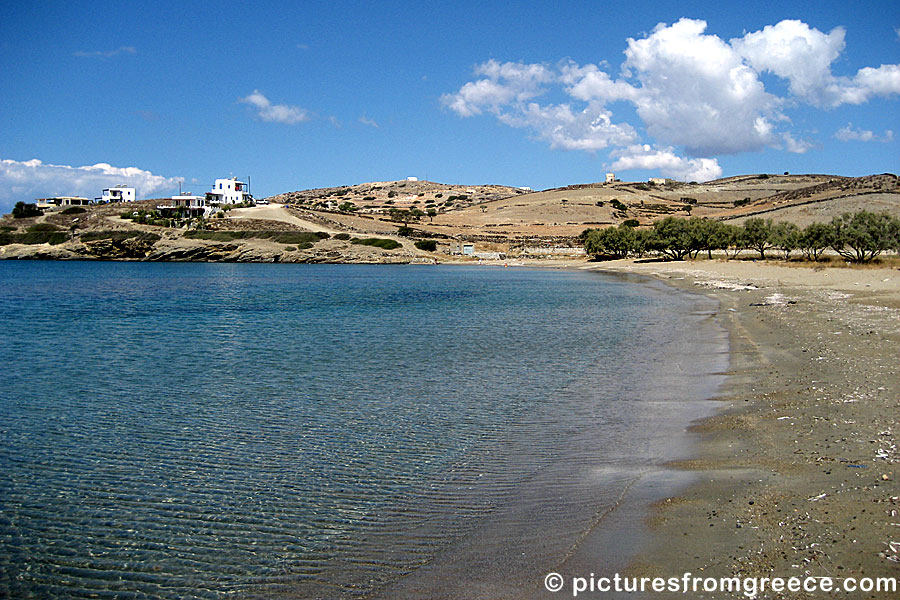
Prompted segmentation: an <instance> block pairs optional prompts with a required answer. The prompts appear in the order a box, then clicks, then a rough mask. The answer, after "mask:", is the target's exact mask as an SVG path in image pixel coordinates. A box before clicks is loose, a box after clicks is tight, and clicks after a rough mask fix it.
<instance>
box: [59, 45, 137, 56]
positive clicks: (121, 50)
mask: <svg viewBox="0 0 900 600" xmlns="http://www.w3.org/2000/svg"><path fill="white" fill-rule="evenodd" d="M120 54H137V49H136V48H135V47H134V46H119V47H118V48H116V49H115V50H107V51H105V52H104V51H101V50H94V51H92V52H87V51H84V50H79V51H78V52H74V53H73V56H78V57H80V58H112V57H114V56H118V55H120Z"/></svg>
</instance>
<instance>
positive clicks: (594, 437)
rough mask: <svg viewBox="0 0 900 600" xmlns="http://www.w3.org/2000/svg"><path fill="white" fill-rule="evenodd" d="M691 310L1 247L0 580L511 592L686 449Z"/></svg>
mask: <svg viewBox="0 0 900 600" xmlns="http://www.w3.org/2000/svg"><path fill="white" fill-rule="evenodd" d="M713 310H714V305H712V303H711V302H710V301H707V300H705V299H704V298H701V297H695V296H690V295H687V294H683V293H679V292H674V291H672V290H671V289H669V288H665V287H663V286H661V285H659V284H647V283H643V284H638V283H634V282H629V281H624V280H621V279H614V278H611V277H607V276H602V275H598V274H591V273H578V272H562V271H541V270H528V269H492V268H475V267H473V268H468V267H403V266H351V265H252V264H240V265H238V264H174V263H169V264H149V263H90V262H84V263H58V262H28V263H19V262H10V261H4V262H0V359H2V364H3V365H4V367H3V371H4V375H3V386H2V389H0V596H2V595H7V596H14V597H27V596H35V597H89V596H92V595H93V594H98V595H99V596H100V597H103V596H110V597H112V596H114V597H134V598H203V597H220V596H222V595H238V596H241V597H247V596H258V597H270V596H273V595H279V594H284V595H286V596H300V597H327V598H335V597H360V596H366V595H371V594H372V593H376V592H378V591H379V590H381V591H382V593H386V594H388V595H413V596H414V595H416V594H419V593H421V591H422V590H425V589H429V587H430V586H437V585H439V586H440V589H442V590H444V591H445V592H446V593H450V592H449V591H448V590H451V589H452V587H451V586H449V582H451V581H455V582H457V583H460V585H462V584H463V583H464V584H465V587H466V589H470V590H471V589H482V590H484V591H485V593H488V591H490V590H491V589H492V588H491V586H492V585H494V583H492V582H496V581H503V582H504V583H503V585H504V586H506V587H502V588H499V589H501V590H507V591H509V590H511V589H531V588H533V587H534V586H535V585H537V584H539V583H540V580H541V579H542V578H543V574H544V572H546V571H547V570H549V567H550V566H552V565H559V564H561V561H562V562H564V561H565V560H566V559H567V557H571V556H574V555H575V554H577V549H578V548H579V547H580V546H581V545H583V544H585V543H586V539H587V538H588V536H589V535H590V534H591V533H592V532H593V531H594V530H595V529H596V526H597V525H598V524H599V523H601V522H602V521H603V519H604V518H605V516H606V515H607V514H608V513H609V512H610V511H611V509H613V508H615V507H616V506H617V503H618V502H619V501H620V499H621V498H622V497H623V494H627V492H628V490H630V489H631V488H633V487H634V486H635V485H636V484H638V482H639V481H641V479H642V478H644V479H645V480H646V478H648V477H655V475H658V474H660V469H659V465H660V464H661V463H662V462H664V461H665V460H668V459H669V458H671V457H672V456H674V455H677V454H679V453H681V452H684V451H685V450H686V447H687V446H686V445H685V444H686V441H685V437H684V436H683V435H682V432H683V430H684V427H685V426H686V424H687V422H688V421H689V420H690V419H693V418H696V417H698V416H701V415H703V414H706V413H707V412H708V411H709V406H708V403H705V402H703V400H705V399H706V398H708V397H709V396H710V395H711V394H712V393H713V392H714V390H715V387H716V385H717V384H718V382H719V380H720V377H719V376H718V375H716V374H717V373H720V372H721V371H723V370H724V366H725V364H726V361H727V357H726V355H725V354H724V338H723V335H722V332H721V331H720V330H719V329H718V328H717V327H716V326H715V324H714V323H713V322H712V319H711V317H710V313H711V312H712V311H713ZM660 477H662V476H661V475H660ZM663 478H664V477H663ZM455 574H458V575H459V576H456V575H455ZM493 592H494V593H496V592H497V590H496V589H494V590H493ZM503 593H505V592H503ZM432 595H434V594H432ZM507 595H508V594H507ZM513 595H515V594H513Z"/></svg>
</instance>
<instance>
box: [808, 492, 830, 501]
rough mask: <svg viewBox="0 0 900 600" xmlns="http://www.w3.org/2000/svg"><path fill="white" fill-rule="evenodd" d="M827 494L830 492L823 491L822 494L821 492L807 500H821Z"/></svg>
mask: <svg viewBox="0 0 900 600" xmlns="http://www.w3.org/2000/svg"><path fill="white" fill-rule="evenodd" d="M827 495H828V494H825V493H822V494H819V495H818V496H813V497H812V498H807V500H809V501H810V502H818V501H819V500H821V499H822V498H824V497H825V496H827Z"/></svg>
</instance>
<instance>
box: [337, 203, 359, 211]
mask: <svg viewBox="0 0 900 600" xmlns="http://www.w3.org/2000/svg"><path fill="white" fill-rule="evenodd" d="M357 209H358V207H357V206H356V205H355V204H353V203H352V202H342V203H341V204H339V205H338V210H339V211H341V212H353V211H355V210H357Z"/></svg>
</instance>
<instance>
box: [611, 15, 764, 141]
mask: <svg viewBox="0 0 900 600" xmlns="http://www.w3.org/2000/svg"><path fill="white" fill-rule="evenodd" d="M705 30H706V22H704V21H695V20H692V19H681V20H680V21H678V22H677V23H675V24H673V25H665V24H660V25H657V27H656V28H655V29H654V30H653V33H652V34H651V35H649V36H648V37H646V38H643V39H639V40H635V39H629V40H628V47H627V49H626V50H625V56H626V60H625V63H624V65H623V66H624V67H625V68H626V69H627V70H628V71H630V72H631V73H633V74H634V77H635V78H636V79H637V80H638V81H639V82H640V84H641V85H640V88H638V90H637V92H636V94H635V98H634V102H635V105H636V106H637V111H638V115H639V116H640V117H641V119H642V120H643V121H644V123H645V124H646V126H647V131H648V133H649V134H650V135H651V136H653V137H654V138H656V139H658V140H660V141H662V142H665V143H667V144H676V145H680V146H684V147H685V149H686V150H687V151H688V153H689V154H692V155H695V156H708V155H710V154H733V153H737V152H746V151H751V150H759V149H762V148H764V147H765V146H768V145H772V144H773V143H775V142H776V139H777V138H776V136H774V134H773V129H774V125H773V121H774V120H779V119H780V118H781V115H780V113H779V112H778V101H777V99H776V98H775V97H774V96H772V95H771V94H769V93H767V92H766V91H765V87H764V86H763V84H762V82H761V81H760V80H759V78H758V76H757V74H756V72H754V71H753V69H751V68H750V67H748V66H747V65H745V64H744V63H743V61H742V59H741V57H740V55H739V54H738V53H737V52H736V51H735V50H734V49H733V48H732V47H731V46H729V45H728V44H727V43H725V42H724V41H722V40H721V39H720V38H718V37H717V36H714V35H705V34H704V33H703V32H704V31H705Z"/></svg>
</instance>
